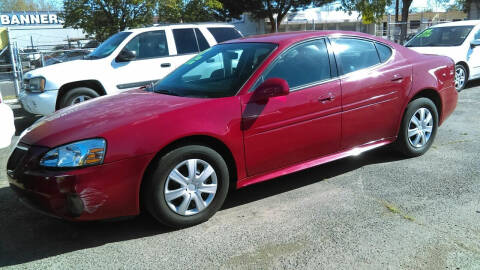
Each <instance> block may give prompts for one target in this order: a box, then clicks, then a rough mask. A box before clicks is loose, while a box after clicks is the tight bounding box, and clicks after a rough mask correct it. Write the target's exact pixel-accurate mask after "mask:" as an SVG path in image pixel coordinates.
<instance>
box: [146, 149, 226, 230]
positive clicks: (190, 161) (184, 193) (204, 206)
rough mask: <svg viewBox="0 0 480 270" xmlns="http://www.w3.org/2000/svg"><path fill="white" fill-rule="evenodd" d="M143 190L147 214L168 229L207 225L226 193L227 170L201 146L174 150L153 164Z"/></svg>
mask: <svg viewBox="0 0 480 270" xmlns="http://www.w3.org/2000/svg"><path fill="white" fill-rule="evenodd" d="M154 162H155V164H153V166H154V169H153V170H152V173H150V175H148V176H147V178H146V179H145V180H146V183H145V185H144V187H143V188H142V189H143V190H142V192H143V194H142V196H143V201H144V203H145V206H146V208H147V209H148V211H149V212H150V214H151V215H152V216H153V217H155V218H156V219H157V220H158V221H160V222H161V223H163V224H165V225H167V226H171V227H177V228H181V227H187V226H193V225H196V224H199V223H202V222H204V221H207V220H208V219H209V218H210V217H211V216H213V214H215V212H217V211H218V210H219V209H220V207H221V206H222V204H223V202H224V201H225V198H226V196H227V192H228V186H229V173H228V167H227V164H226V163H225V160H224V159H223V158H222V156H221V155H220V154H219V153H217V152H216V151H214V150H213V149H211V148H209V147H206V146H202V145H189V146H184V147H180V148H177V149H175V150H172V151H171V152H169V153H167V154H165V155H164V156H163V157H161V158H159V159H158V160H157V161H154Z"/></svg>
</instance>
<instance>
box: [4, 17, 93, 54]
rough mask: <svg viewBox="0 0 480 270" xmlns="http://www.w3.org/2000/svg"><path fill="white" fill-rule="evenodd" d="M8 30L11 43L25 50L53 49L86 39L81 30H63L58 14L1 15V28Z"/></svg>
mask: <svg viewBox="0 0 480 270" xmlns="http://www.w3.org/2000/svg"><path fill="white" fill-rule="evenodd" d="M3 27H6V28H7V29H8V36H9V40H10V42H11V43H16V45H17V47H18V48H19V49H21V50H23V49H27V48H30V49H33V48H36V49H52V48H53V47H54V46H56V45H59V44H68V42H69V41H70V40H78V39H85V34H84V33H83V31H82V30H81V29H73V28H63V21H62V20H61V19H60V18H59V16H58V14H57V12H40V11H39V12H10V13H0V28H3Z"/></svg>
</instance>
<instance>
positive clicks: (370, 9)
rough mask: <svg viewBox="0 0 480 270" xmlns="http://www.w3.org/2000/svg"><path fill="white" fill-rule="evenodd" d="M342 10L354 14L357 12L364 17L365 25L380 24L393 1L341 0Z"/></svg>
mask: <svg viewBox="0 0 480 270" xmlns="http://www.w3.org/2000/svg"><path fill="white" fill-rule="evenodd" d="M340 3H341V6H340V10H343V11H346V12H348V13H350V14H351V13H352V11H357V12H359V13H360V14H361V16H362V21H363V23H366V24H368V23H375V22H378V21H379V20H380V19H381V18H383V15H385V10H386V8H387V7H388V6H389V5H391V4H392V1H391V0H341V1H340Z"/></svg>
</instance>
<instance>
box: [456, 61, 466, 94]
mask: <svg viewBox="0 0 480 270" xmlns="http://www.w3.org/2000/svg"><path fill="white" fill-rule="evenodd" d="M467 79H468V76H467V69H466V68H465V66H464V65H461V64H458V65H456V66H455V89H457V91H458V92H460V91H462V90H463V89H464V88H465V85H466V84H467Z"/></svg>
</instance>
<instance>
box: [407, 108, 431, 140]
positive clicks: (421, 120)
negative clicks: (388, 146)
mask: <svg viewBox="0 0 480 270" xmlns="http://www.w3.org/2000/svg"><path fill="white" fill-rule="evenodd" d="M432 132H433V117H432V113H431V112H430V111H429V110H428V109H427V108H420V109H418V110H417V111H416V112H415V113H414V114H413V116H412V118H411V119H410V124H409V126H408V141H409V143H410V144H411V145H412V146H413V147H415V148H421V147H423V146H425V144H427V142H428V140H430V136H431V135H432Z"/></svg>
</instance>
